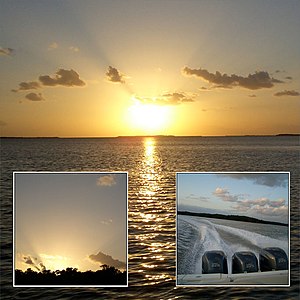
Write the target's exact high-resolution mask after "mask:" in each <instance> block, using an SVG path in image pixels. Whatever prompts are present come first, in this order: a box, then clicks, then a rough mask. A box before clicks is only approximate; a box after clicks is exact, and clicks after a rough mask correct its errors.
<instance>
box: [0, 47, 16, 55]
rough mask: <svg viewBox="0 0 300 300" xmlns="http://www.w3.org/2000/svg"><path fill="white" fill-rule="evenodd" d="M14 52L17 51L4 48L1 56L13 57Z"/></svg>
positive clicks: (0, 51) (1, 49) (0, 53)
mask: <svg viewBox="0 0 300 300" xmlns="http://www.w3.org/2000/svg"><path fill="white" fill-rule="evenodd" d="M14 51H15V50H14V49H12V48H2V47H0V55H4V56H12V55H13V53H14Z"/></svg>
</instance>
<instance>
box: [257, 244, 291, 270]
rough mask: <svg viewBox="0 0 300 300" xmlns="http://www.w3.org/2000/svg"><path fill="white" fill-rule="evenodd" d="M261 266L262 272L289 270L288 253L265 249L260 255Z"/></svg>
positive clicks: (272, 248) (278, 249)
mask: <svg viewBox="0 0 300 300" xmlns="http://www.w3.org/2000/svg"><path fill="white" fill-rule="evenodd" d="M259 264H260V270H261V271H262V272H264V271H274V270H287V269H288V258H287V255H286V253H285V252H284V251H283V250H282V249H281V248H277V247H271V248H265V249H263V250H262V251H261V253H260V254H259Z"/></svg>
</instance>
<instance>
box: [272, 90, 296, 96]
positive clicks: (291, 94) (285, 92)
mask: <svg viewBox="0 0 300 300" xmlns="http://www.w3.org/2000/svg"><path fill="white" fill-rule="evenodd" d="M299 95H300V93H299V92H297V91H294V90H291V91H287V90H284V91H282V92H278V93H275V94H274V96H276V97H281V96H294V97H296V96H299Z"/></svg>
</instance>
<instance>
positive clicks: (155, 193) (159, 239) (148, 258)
mask: <svg viewBox="0 0 300 300" xmlns="http://www.w3.org/2000/svg"><path fill="white" fill-rule="evenodd" d="M143 146H144V151H143V153H141V160H140V163H138V166H137V167H138V172H137V173H136V174H137V178H136V180H137V182H138V187H139V188H138V189H137V190H136V193H135V196H136V199H135V202H134V204H133V205H132V206H133V209H132V211H131V215H132V220H134V222H132V223H133V224H132V226H131V227H132V228H133V230H134V232H135V234H134V236H133V238H134V240H135V242H133V244H135V245H136V247H137V249H136V250H138V251H137V252H135V253H136V254H135V255H134V256H131V259H132V260H134V261H136V262H137V266H136V272H138V273H139V274H141V275H142V276H143V281H142V282H143V283H142V284H143V285H145V284H148V285H153V284H157V283H159V282H162V281H170V280H173V279H174V278H173V277H172V276H170V272H169V271H168V270H167V269H168V268H170V262H168V260H167V259H166V257H167V256H170V255H169V253H170V252H171V251H173V250H174V241H173V240H172V241H170V233H169V226H170V224H171V223H172V219H171V218H170V217H169V214H168V213H166V211H167V212H168V211H169V210H170V208H169V205H170V203H168V202H167V200H166V197H165V195H164V176H163V171H162V161H161V157H160V153H159V150H158V147H157V139H156V138H154V137H148V138H145V139H144V140H143ZM138 262H139V263H138ZM141 262H142V263H141ZM145 279H146V282H147V283H145Z"/></svg>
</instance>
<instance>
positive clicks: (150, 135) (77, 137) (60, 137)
mask: <svg viewBox="0 0 300 300" xmlns="http://www.w3.org/2000/svg"><path fill="white" fill-rule="evenodd" d="M272 136H273V137H276V136H300V133H277V134H276V133H274V134H233V135H172V134H146V135H118V136H0V139H105V138H147V137H175V138H176V137H179V138H180V137H189V138H190V137H203V138H206V137H272Z"/></svg>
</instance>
